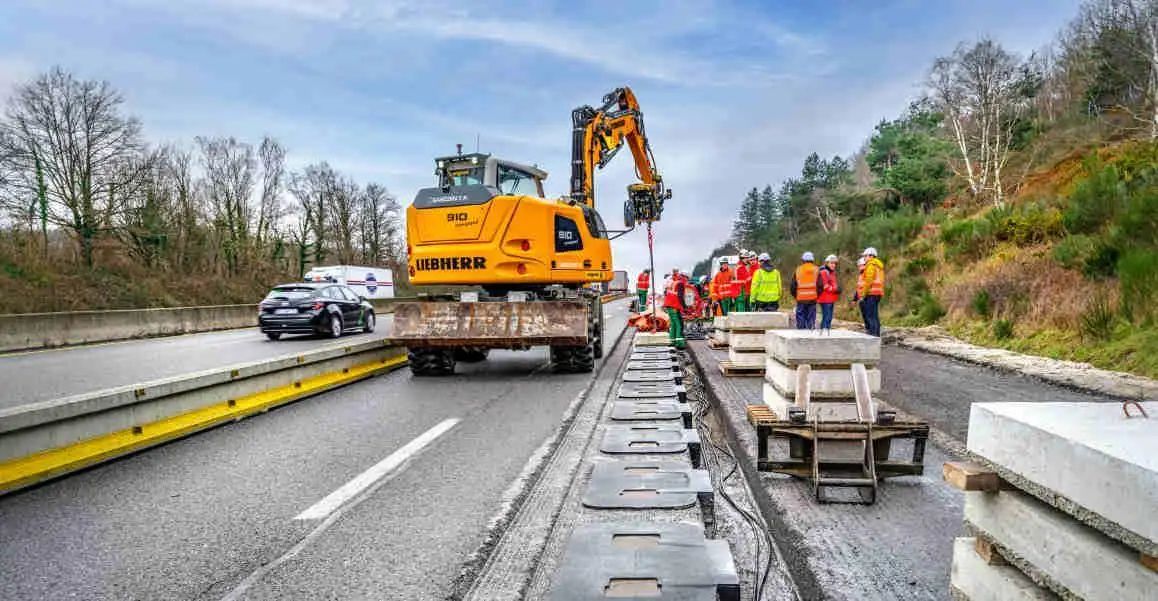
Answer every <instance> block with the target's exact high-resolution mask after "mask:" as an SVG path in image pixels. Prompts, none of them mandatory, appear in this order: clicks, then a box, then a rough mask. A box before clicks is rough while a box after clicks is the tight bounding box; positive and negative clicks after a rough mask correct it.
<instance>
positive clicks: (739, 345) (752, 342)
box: [728, 332, 764, 353]
mask: <svg viewBox="0 0 1158 601" xmlns="http://www.w3.org/2000/svg"><path fill="white" fill-rule="evenodd" d="M728 345H729V346H731V347H732V348H734V349H736V350H738V351H756V352H759V353H763V352H764V332H730V333H729V334H728Z"/></svg>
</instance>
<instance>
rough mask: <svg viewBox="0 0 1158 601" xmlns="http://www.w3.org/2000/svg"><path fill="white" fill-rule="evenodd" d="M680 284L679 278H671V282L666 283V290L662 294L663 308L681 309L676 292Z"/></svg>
mask: <svg viewBox="0 0 1158 601" xmlns="http://www.w3.org/2000/svg"><path fill="white" fill-rule="evenodd" d="M682 282H683V280H682V279H680V278H672V279H671V281H670V282H668V285H667V289H666V290H664V292H663V306H664V307H665V308H668V307H670V308H672V309H680V308H681V307H682V305H681V303H680V294H679V292H678V289H679V285H680V283H682Z"/></svg>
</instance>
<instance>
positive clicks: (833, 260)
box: [824, 255, 836, 263]
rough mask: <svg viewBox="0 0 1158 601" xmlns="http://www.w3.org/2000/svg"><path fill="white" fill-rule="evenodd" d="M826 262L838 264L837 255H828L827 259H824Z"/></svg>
mask: <svg viewBox="0 0 1158 601" xmlns="http://www.w3.org/2000/svg"><path fill="white" fill-rule="evenodd" d="M824 262H825V263H835V262H836V255H828V256H827V257H825V258H824Z"/></svg>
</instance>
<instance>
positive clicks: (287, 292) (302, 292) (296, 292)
mask: <svg viewBox="0 0 1158 601" xmlns="http://www.w3.org/2000/svg"><path fill="white" fill-rule="evenodd" d="M315 294H316V291H315V290H314V289H313V288H303V287H297V288H274V289H273V290H270V291H269V294H267V295H266V297H265V298H267V299H268V298H285V299H290V300H296V299H299V298H310V297H311V296H314V295H315Z"/></svg>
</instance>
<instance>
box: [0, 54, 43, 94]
mask: <svg viewBox="0 0 1158 601" xmlns="http://www.w3.org/2000/svg"><path fill="white" fill-rule="evenodd" d="M35 75H36V66H35V65H34V64H33V63H32V61H29V60H27V59H25V58H23V57H20V56H0V104H3V103H4V102H7V101H8V97H9V95H10V94H11V93H12V90H13V89H14V88H15V87H16V86H17V85H19V84H22V83H25V82H27V81H28V80H30V79H32V78H33V77H34V76H35Z"/></svg>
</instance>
